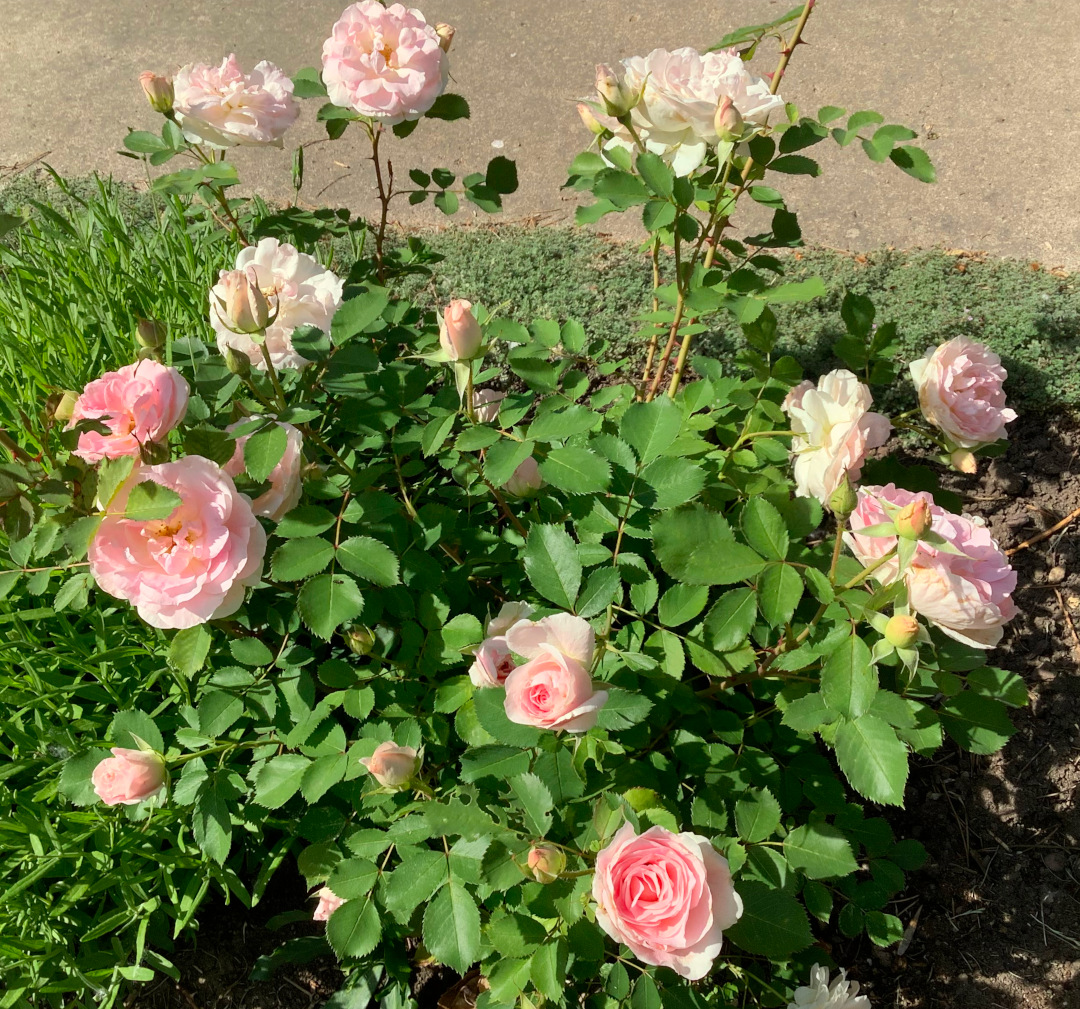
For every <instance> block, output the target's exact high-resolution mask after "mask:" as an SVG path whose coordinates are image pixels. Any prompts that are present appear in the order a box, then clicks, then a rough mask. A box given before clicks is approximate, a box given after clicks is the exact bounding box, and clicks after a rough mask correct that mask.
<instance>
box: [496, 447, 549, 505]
mask: <svg viewBox="0 0 1080 1009" xmlns="http://www.w3.org/2000/svg"><path fill="white" fill-rule="evenodd" d="M543 485H544V479H543V477H541V476H540V466H539V464H538V463H537V461H536V460H535V459H534V458H533V457H532V456H529V458H528V459H526V460H525V461H524V462H523V463H522V464H521V465H520V466H518V468H517V469H516V470H514V472H513V473H512V474H510V479H509V480H507V481H506V483H504V484H503V488H504V489H505V490H506V491H507V492H508V493H510V494H513V495H514V497H532V495H533V494H535V493H536V492H537V491H538V490H539V489H540V488H541V487H543Z"/></svg>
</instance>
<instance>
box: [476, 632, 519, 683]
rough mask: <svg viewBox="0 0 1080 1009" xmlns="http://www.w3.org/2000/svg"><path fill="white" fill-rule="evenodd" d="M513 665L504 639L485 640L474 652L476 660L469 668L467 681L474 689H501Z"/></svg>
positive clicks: (512, 659)
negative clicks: (470, 682)
mask: <svg viewBox="0 0 1080 1009" xmlns="http://www.w3.org/2000/svg"><path fill="white" fill-rule="evenodd" d="M515 665H516V663H515V662H514V658H513V656H512V655H511V654H510V649H509V648H507V647H506V638H503V637H496V638H487V639H486V640H485V641H484V643H483V644H482V645H481V646H480V647H479V648H478V649H477V650H476V658H475V659H474V660H473V664H472V665H471V666H470V667H469V679H470V680H472V682H473V686H474V687H481V688H483V687H502V686H505V684H506V678H507V677H508V676H509V675H510V674H511V673H512V672H513V671H514V667H515Z"/></svg>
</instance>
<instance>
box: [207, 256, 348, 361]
mask: <svg viewBox="0 0 1080 1009" xmlns="http://www.w3.org/2000/svg"><path fill="white" fill-rule="evenodd" d="M236 270H239V271H241V272H243V273H246V274H248V275H249V276H250V274H251V273H254V275H255V281H256V283H257V284H258V286H259V288H260V289H261V290H262V292H263V294H265V295H266V296H267V299H268V300H269V305H270V311H271V314H272V315H273V314H274V313H276V315H275V316H274V321H273V322H272V323H271V324H270V326H269V328H268V329H267V330H266V347H267V350H269V351H270V360H271V361H272V362H273V364H274V367H275V368H303V367H304V365H306V364H310V362H309V361H308V360H307V359H306V358H305V357H303V356H301V355H300V354H299V353H297V352H296V351H295V350H294V349H293V345H292V340H291V339H290V338H291V336H292V333H293V330H294V329H298V328H300V327H301V326H316V327H318V328H319V329H321V330H322V331H323V332H324V333H329V332H330V324H331V321H332V320H333V318H334V313H335V312H336V311H337V310H338V309H339V308H340V307H341V295H342V290H343V288H344V281H343V280H341V278H340V277H337V276H335V275H334V274H333V273H331V272H330V271H329V270H328V269H326V267H324V266H323V265H322V264H321V263H320V262H319V261H318V260H317V259H316V258H315V257H314V256H309V255H307V254H306V253H304V252H298V251H297V250H296V248H295V247H294V246H292V245H288V244H286V243H284V242H279V241H278V240H277V239H276V238H264V239H262V240H261V241H260V242H259V244H258V245H249V246H248V247H247V248H246V249H241V250H240V254H239V255H238V256H237V257H236ZM230 272H235V271H228V270H222V271H221V279H220V280H219V281H218V283H217V284H215V285H214V287H213V289H212V290H211V291H210V324H211V325H212V326H213V327H214V331H215V332H216V333H217V345H218V350H220V351H221V353H222V354H224V353H225V348H226V347H232V348H233V350H235V351H238V352H239V353H241V354H246V355H247V358H248V360H249V361H250V362H251V366H252V367H253V368H258V369H260V370H261V371H265V370H266V362H265V361H264V360H263V355H262V348H261V347H260V346H259V344H257V343H256V342H255V341H254V340H253V339H252V338H251V337H250V336H246V335H244V334H238V333H234V332H232V331H231V330H230V329H229V327H228V326H227V325H226V324H225V322H223V321H222V319H221V315H220V313H219V312H218V305H219V303H220V302H221V301H223V300H224V299H225V297H226V296H227V294H228V285H229V283H230V281H229V280H228V278H229V275H230ZM233 328H238V327H233Z"/></svg>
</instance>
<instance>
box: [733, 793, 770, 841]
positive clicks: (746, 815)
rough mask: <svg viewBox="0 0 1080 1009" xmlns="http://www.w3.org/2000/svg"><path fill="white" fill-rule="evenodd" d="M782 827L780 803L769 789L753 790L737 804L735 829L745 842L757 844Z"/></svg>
mask: <svg viewBox="0 0 1080 1009" xmlns="http://www.w3.org/2000/svg"><path fill="white" fill-rule="evenodd" d="M779 826H780V803H779V802H777V801H776V798H775V796H774V795H773V794H772V792H770V791H769V790H768V789H767V788H760V789H751V790H750V791H749V792H748V793H747V795H746V797H745V798H742V799H739V801H738V802H736V803H735V829H736V830H737V831H738V833H739V837H741V838H742V839H743V840H744V841H746V842H747V843H750V844H757V843H758V842H760V841H764V840H765V839H766V838H767V837H769V836H771V835H772V834H773V833H774V832H775V831H776V828H777V827H779Z"/></svg>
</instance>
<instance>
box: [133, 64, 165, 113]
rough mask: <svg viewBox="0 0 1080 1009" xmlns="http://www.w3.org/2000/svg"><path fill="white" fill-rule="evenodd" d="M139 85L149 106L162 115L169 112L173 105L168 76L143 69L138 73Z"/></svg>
mask: <svg viewBox="0 0 1080 1009" xmlns="http://www.w3.org/2000/svg"><path fill="white" fill-rule="evenodd" d="M139 86H140V87H141V88H142V89H143V93H144V94H145V95H146V100H147V101H148V102H149V103H150V108H152V109H153V110H154V111H155V112H160V113H162V114H163V115H164V114H165V113H166V112H171V111H172V107H173V83H172V81H170V80H169V78H168V77H162V76H160V75H159V74H155V73H154V72H153V71H152V70H144V71H143V72H142V73H141V74H139Z"/></svg>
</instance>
